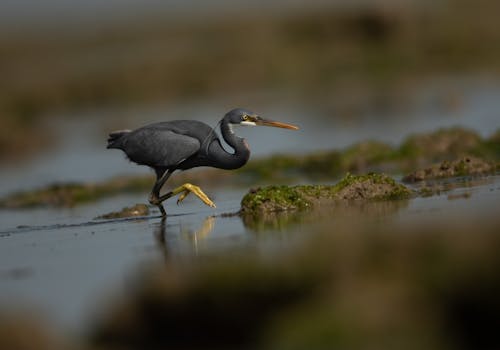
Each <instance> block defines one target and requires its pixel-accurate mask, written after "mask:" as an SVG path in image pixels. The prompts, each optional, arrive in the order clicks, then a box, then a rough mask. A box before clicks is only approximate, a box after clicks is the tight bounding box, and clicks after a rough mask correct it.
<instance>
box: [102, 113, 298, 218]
mask: <svg viewBox="0 0 500 350" xmlns="http://www.w3.org/2000/svg"><path fill="white" fill-rule="evenodd" d="M218 125H220V132H221V135H222V138H223V139H224V141H225V142H226V143H227V144H228V145H229V146H231V147H232V148H233V150H234V153H230V152H227V151H226V150H225V149H224V148H223V147H222V143H221V140H220V139H219V137H218V136H217V133H216V132H215V129H212V128H211V127H210V126H208V125H207V124H205V123H202V122H199V121H196V120H174V121H169V122H160V123H154V124H150V125H147V126H144V127H142V128H139V129H136V130H132V131H131V130H120V131H115V132H112V133H110V134H109V138H108V146H107V148H117V149H121V150H122V151H123V152H125V154H126V155H127V157H128V158H129V159H130V160H131V161H132V162H135V163H137V164H139V165H147V166H149V167H151V168H153V169H154V171H155V173H156V182H155V184H154V186H153V189H152V190H151V194H150V196H149V202H150V203H151V204H153V205H156V206H158V208H159V209H160V212H161V214H162V216H166V212H165V209H164V208H163V205H162V202H163V201H165V200H167V199H169V198H171V197H173V196H175V195H177V194H179V197H178V199H177V204H179V203H180V202H181V201H182V200H183V199H184V198H186V196H187V195H188V194H189V193H194V194H195V195H196V196H198V198H200V199H201V200H202V201H203V202H204V203H205V204H206V205H208V206H211V207H214V208H215V204H214V203H213V202H212V201H211V200H210V198H208V196H207V195H206V194H205V193H204V192H203V191H202V190H201V189H200V188H199V187H198V186H195V185H192V184H189V183H186V184H183V185H182V186H179V187H177V188H176V189H174V190H172V191H170V192H168V193H166V194H164V195H161V196H160V190H161V188H162V186H163V185H164V184H165V182H166V181H167V180H168V178H169V177H170V175H172V173H173V172H174V171H176V170H187V169H191V168H195V167H200V166H210V167H214V168H219V169H228V170H229V169H238V168H240V167H242V166H243V165H245V164H246V162H247V161H248V158H249V157H250V149H249V148H248V144H247V143H246V141H245V139H243V138H241V137H238V136H236V135H235V134H234V131H233V125H246V126H256V125H263V126H274V127H278V128H285V129H292V130H297V129H298V127H296V126H294V125H291V124H286V123H281V122H276V121H271V120H266V119H263V118H261V117H260V116H258V115H256V114H255V113H252V112H250V111H247V110H245V109H242V108H237V109H233V110H231V111H229V112H228V113H227V114H226V115H225V116H224V118H222V119H221V120H220V122H219V124H218Z"/></svg>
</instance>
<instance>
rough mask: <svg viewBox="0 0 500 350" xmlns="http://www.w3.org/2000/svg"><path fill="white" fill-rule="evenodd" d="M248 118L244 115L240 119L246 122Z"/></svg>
mask: <svg viewBox="0 0 500 350" xmlns="http://www.w3.org/2000/svg"><path fill="white" fill-rule="evenodd" d="M248 118H249V117H248V115H246V114H244V115H243V116H242V117H241V119H243V120H244V121H247V120H248Z"/></svg>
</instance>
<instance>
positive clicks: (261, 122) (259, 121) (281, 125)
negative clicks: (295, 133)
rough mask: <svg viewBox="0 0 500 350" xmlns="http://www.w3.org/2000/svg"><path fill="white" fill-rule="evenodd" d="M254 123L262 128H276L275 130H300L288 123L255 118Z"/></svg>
mask: <svg viewBox="0 0 500 350" xmlns="http://www.w3.org/2000/svg"><path fill="white" fill-rule="evenodd" d="M254 122H255V124H256V125H261V126H274V127H275V128H283V129H290V130H299V127H298V126H295V125H292V124H288V123H282V122H276V121H274V120H266V119H262V118H260V117H257V118H255V121H254Z"/></svg>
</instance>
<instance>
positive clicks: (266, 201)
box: [241, 173, 413, 214]
mask: <svg viewBox="0 0 500 350" xmlns="http://www.w3.org/2000/svg"><path fill="white" fill-rule="evenodd" d="M412 193H413V192H412V190H411V189H409V188H407V187H405V186H404V185H402V184H399V183H397V182H396V181H395V180H394V179H392V178H391V177H389V176H387V175H385V174H373V173H372V174H367V175H352V174H347V175H346V176H345V177H344V178H343V179H342V180H340V181H339V182H338V183H337V184H336V185H331V186H327V185H298V186H291V187H290V186H267V187H264V188H258V189H255V190H251V191H250V192H249V193H247V194H246V195H245V196H244V197H243V199H242V201H241V211H242V213H243V214H256V213H262V212H279V211H287V210H304V209H311V208H314V207H318V206H321V205H324V204H330V205H331V204H332V203H335V202H337V201H339V200H349V201H352V200H375V201H380V200H395V199H406V198H409V197H410V196H412Z"/></svg>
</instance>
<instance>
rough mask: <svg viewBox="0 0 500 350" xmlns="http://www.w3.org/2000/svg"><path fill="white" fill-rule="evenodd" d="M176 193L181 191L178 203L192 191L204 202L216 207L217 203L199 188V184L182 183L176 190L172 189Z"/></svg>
mask: <svg viewBox="0 0 500 350" xmlns="http://www.w3.org/2000/svg"><path fill="white" fill-rule="evenodd" d="M172 193H173V194H174V195H176V194H178V193H180V195H179V198H178V199H177V204H179V203H180V202H182V201H183V200H184V198H186V196H187V195H188V194H190V193H193V194H195V195H196V196H197V197H198V198H199V199H201V201H202V202H203V203H205V204H206V205H208V206H209V207H212V208H215V203H214V202H212V201H211V200H210V198H208V196H207V195H206V194H205V193H204V192H203V191H202V190H201V188H199V187H198V186H195V185H192V184H190V183H186V184H184V185H181V186H179V187H177V188H176V189H175V190H173V191H172Z"/></svg>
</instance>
